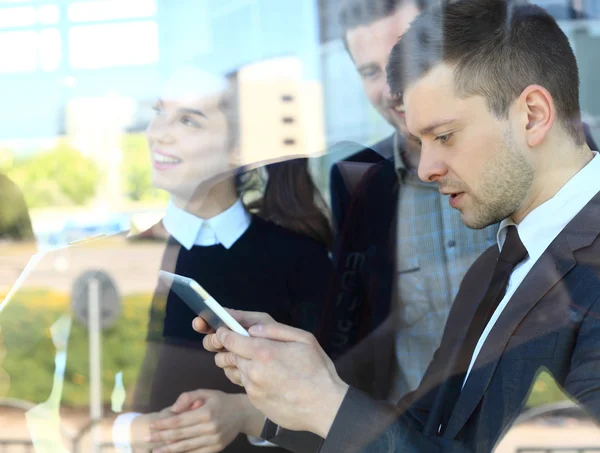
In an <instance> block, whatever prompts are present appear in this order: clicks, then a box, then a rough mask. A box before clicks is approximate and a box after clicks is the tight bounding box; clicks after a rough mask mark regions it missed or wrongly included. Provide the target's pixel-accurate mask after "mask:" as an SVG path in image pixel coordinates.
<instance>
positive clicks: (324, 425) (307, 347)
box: [194, 311, 348, 437]
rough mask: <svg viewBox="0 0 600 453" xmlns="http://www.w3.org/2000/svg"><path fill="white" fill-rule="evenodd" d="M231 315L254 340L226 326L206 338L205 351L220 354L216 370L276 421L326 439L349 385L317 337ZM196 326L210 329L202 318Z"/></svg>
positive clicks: (261, 318) (264, 318)
mask: <svg viewBox="0 0 600 453" xmlns="http://www.w3.org/2000/svg"><path fill="white" fill-rule="evenodd" d="M230 313H231V314H232V316H234V318H235V319H236V320H237V321H238V322H240V324H242V326H244V327H245V328H247V329H248V331H249V333H250V335H251V337H250V338H248V337H244V336H242V335H238V334H236V333H234V332H232V331H231V330H229V329H226V328H221V329H219V330H218V332H217V333H216V334H211V335H207V336H206V337H205V339H204V347H205V348H206V349H207V350H209V351H213V352H217V355H216V357H215V362H216V364H217V366H219V367H220V368H223V369H224V371H225V374H226V375H227V377H228V378H229V380H231V381H232V382H234V383H236V384H238V385H243V386H244V387H245V389H246V392H247V394H248V397H249V399H250V402H251V403H252V404H253V405H254V406H255V407H256V408H257V409H258V410H259V411H261V412H262V413H264V414H265V415H266V416H267V417H269V418H270V419H271V420H272V421H274V422H275V423H277V424H279V425H280V426H283V427H284V428H288V429H292V430H296V431H311V432H313V433H315V434H318V435H320V436H321V437H326V436H327V434H328V432H329V429H330V428H331V425H332V423H333V420H334V419H335V416H336V414H337V411H338V409H339V407H340V405H341V404H342V401H343V399H344V396H345V394H346V391H347V389H348V386H347V385H346V384H345V383H344V382H343V381H342V380H341V379H340V378H339V376H338V375H337V373H336V371H335V367H334V365H333V363H332V362H331V360H330V359H329V358H328V357H327V355H326V354H325V353H324V352H323V350H322V349H321V347H320V346H319V344H318V342H317V340H316V339H315V337H314V336H313V335H311V334H309V333H307V332H305V331H303V330H300V329H295V328H293V327H289V326H286V325H283V324H279V323H277V322H275V321H273V319H272V318H271V317H270V316H268V315H265V314H261V313H249V312H240V311H230ZM194 328H195V329H196V330H198V331H200V332H202V333H209V332H210V331H211V330H209V327H208V325H207V324H206V323H205V322H204V321H203V320H201V319H200V318H196V320H194Z"/></svg>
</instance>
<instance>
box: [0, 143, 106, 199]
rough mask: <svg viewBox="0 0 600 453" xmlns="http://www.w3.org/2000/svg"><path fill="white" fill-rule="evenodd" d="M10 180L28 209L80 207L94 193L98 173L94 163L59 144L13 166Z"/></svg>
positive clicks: (77, 152)
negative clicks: (13, 182)
mask: <svg viewBox="0 0 600 453" xmlns="http://www.w3.org/2000/svg"><path fill="white" fill-rule="evenodd" d="M11 177H12V178H13V179H14V180H15V182H16V183H17V184H18V185H19V186H20V187H22V189H23V193H24V195H25V199H26V200H27V204H28V205H29V206H30V207H32V208H34V207H35V208H37V207H48V206H60V205H83V204H85V203H86V202H87V201H89V200H90V199H91V198H92V197H93V196H94V194H95V192H96V186H97V184H98V181H99V177H100V172H99V170H98V167H97V165H96V164H95V162H94V161H93V160H91V159H89V158H86V157H85V156H83V155H82V154H81V153H80V152H79V151H77V150H75V149H73V148H70V147H69V146H67V145H65V144H63V143H61V144H59V145H58V146H57V147H56V148H53V149H51V150H49V151H45V152H42V153H39V154H36V155H34V156H32V157H29V158H27V159H23V160H20V161H17V162H15V166H14V168H13V170H12V171H11Z"/></svg>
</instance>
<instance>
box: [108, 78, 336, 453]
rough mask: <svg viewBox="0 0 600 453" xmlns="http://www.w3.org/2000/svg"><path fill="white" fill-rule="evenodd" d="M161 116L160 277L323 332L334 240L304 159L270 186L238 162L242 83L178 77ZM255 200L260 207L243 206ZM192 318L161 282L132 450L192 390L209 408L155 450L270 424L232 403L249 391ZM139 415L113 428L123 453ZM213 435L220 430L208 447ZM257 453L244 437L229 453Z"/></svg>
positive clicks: (154, 142) (157, 171) (156, 160)
mask: <svg viewBox="0 0 600 453" xmlns="http://www.w3.org/2000/svg"><path fill="white" fill-rule="evenodd" d="M154 111H155V116H154V118H153V119H152V121H151V122H150V124H149V126H148V129H147V138H148V145H149V151H150V159H151V162H152V181H153V184H154V185H155V187H157V188H161V189H164V190H166V191H167V192H168V193H169V194H170V197H171V201H170V204H169V206H168V208H167V212H166V215H165V217H164V219H163V220H162V225H163V226H164V228H165V229H166V231H167V232H168V233H169V236H170V240H169V246H168V247H167V251H166V252H165V256H164V259H163V264H162V266H161V267H162V269H163V270H166V271H170V272H174V273H177V274H180V275H184V276H186V277H190V278H193V279H194V280H196V281H197V282H199V283H200V284H201V285H202V286H203V287H204V288H205V289H206V290H207V291H208V292H209V293H210V294H211V295H212V296H213V297H214V298H215V299H216V300H217V301H218V302H219V303H220V304H222V305H223V306H225V307H228V308H235V309H244V310H260V311H265V312H267V313H270V314H271V315H272V316H273V317H274V318H275V319H278V320H280V321H282V322H286V323H290V324H292V325H294V326H296V327H299V328H302V329H304V330H308V331H311V332H316V331H317V328H318V327H319V323H320V320H321V313H322V311H323V308H324V306H325V303H324V302H325V297H326V295H327V289H328V283H329V277H330V273H331V270H332V264H331V262H330V259H329V256H328V250H329V248H330V243H331V234H332V233H331V229H330V226H329V221H328V217H327V215H326V214H325V212H324V210H323V208H322V207H323V206H324V203H323V201H322V199H321V196H320V194H319V193H318V190H317V189H316V187H315V185H314V183H313V181H312V179H311V177H310V174H309V171H308V162H307V159H298V158H296V159H291V160H286V156H285V150H284V149H282V152H281V153H279V154H280V156H281V158H280V159H277V162H272V161H270V162H272V163H270V164H269V165H266V166H265V171H264V173H265V174H266V184H265V181H263V179H262V178H261V177H259V175H258V170H259V168H258V167H260V166H261V162H252V161H247V160H248V159H247V156H243V155H242V152H241V151H240V139H239V130H240V128H241V127H242V126H243V125H242V124H241V121H242V120H241V119H240V116H241V115H239V113H238V112H239V108H238V86H237V83H236V75H235V74H232V75H228V76H221V75H220V74H215V73H212V72H209V71H205V70H203V69H202V68H199V67H195V66H188V67H185V68H183V69H182V70H180V71H178V72H177V73H175V74H174V75H173V76H172V77H171V78H170V80H169V81H168V83H167V85H166V88H165V90H164V91H163V93H162V95H161V96H160V98H159V99H158V100H157V102H156V103H155V105H154ZM260 113H261V112H257V114H260ZM282 146H283V145H282ZM251 169H254V170H251ZM255 170H256V171H255ZM250 191H254V192H255V193H254V194H253V195H254V197H253V201H252V202H248V203H246V199H245V198H248V197H245V195H246V194H248V193H249V192H250ZM257 194H258V195H257ZM194 317H195V313H193V312H192V311H191V310H190V309H189V308H188V307H187V305H186V304H185V303H184V302H183V301H181V300H180V299H179V297H178V296H177V295H176V294H175V293H173V292H171V291H170V288H168V287H166V286H164V284H163V283H159V285H158V287H157V290H156V293H155V295H154V299H153V303H152V308H151V313H150V324H149V333H148V340H149V344H148V349H147V353H146V359H145V362H144V366H143V368H142V371H141V374H140V378H139V380H138V385H137V389H136V396H135V401H134V407H135V409H136V410H137V411H138V412H144V413H149V414H147V415H145V416H142V417H136V418H135V419H134V421H133V424H132V426H133V428H132V430H133V431H132V434H133V438H132V439H131V440H132V441H133V442H137V441H141V440H143V439H144V438H146V437H147V436H148V435H149V434H148V429H149V428H148V424H149V422H150V421H151V420H154V419H155V418H156V417H158V416H159V415H160V416H164V415H165V411H164V410H163V408H165V407H169V406H171V405H172V404H173V403H174V402H175V401H176V399H177V398H178V397H179V396H180V395H181V394H182V393H184V392H189V391H192V390H196V389H202V390H199V391H201V392H203V393H202V398H201V400H202V403H200V402H196V403H195V404H194V405H189V407H186V408H187V409H189V410H188V411H187V412H186V417H188V419H187V420H188V423H189V425H186V426H187V429H186V430H183V431H181V430H180V431H177V435H175V434H174V433H173V432H171V431H169V430H168V429H166V430H165V428H164V427H163V429H159V430H157V431H155V432H154V433H153V435H154V439H155V440H157V441H159V442H161V441H166V440H169V441H176V442H175V443H174V444H171V445H170V446H169V448H170V449H169V450H168V451H188V449H189V447H190V445H191V446H193V447H194V448H200V447H212V448H217V447H218V448H219V450H220V449H222V448H225V447H227V445H228V444H230V443H231V442H232V441H234V440H235V439H236V437H237V435H238V434H239V433H240V431H242V430H246V431H248V430H250V428H248V429H246V428H247V427H248V426H249V425H251V424H252V426H254V424H256V425H262V420H263V417H262V415H261V414H259V413H258V414H257V412H256V411H255V410H253V409H252V407H251V405H250V404H249V403H248V401H247V399H246V398H245V396H244V395H229V394H230V393H240V391H241V389H240V388H238V387H235V386H233V385H231V384H230V383H229V382H228V381H227V379H226V377H225V376H224V375H223V374H222V373H221V372H220V370H219V369H218V368H217V367H216V366H215V364H214V361H213V357H212V355H211V354H208V353H206V351H204V350H203V349H202V336H201V335H198V334H197V333H196V332H195V331H194V330H193V329H192V320H193V318H194ZM222 392H226V393H222ZM215 407H219V408H220V409H221V410H220V411H217V412H215V410H214V408H215ZM159 411H160V412H159ZM131 416H132V415H130V414H129V415H125V416H123V417H122V418H121V421H123V423H124V424H119V423H117V425H116V426H117V428H116V430H115V433H116V436H117V439H115V440H116V442H117V443H118V444H119V443H120V444H123V443H127V436H125V437H124V438H123V437H121V438H119V433H122V432H127V431H128V429H129V428H123V426H127V420H128V419H129V420H131ZM215 425H216V426H221V427H222V429H221V430H220V431H219V432H217V433H215V435H214V436H206V435H205V434H206V430H207V429H209V427H210V426H213V427H214V426H215ZM119 426H121V427H120V428H119ZM140 430H141V433H142V434H140V435H139V436H138V433H140ZM252 432H253V433H254V432H255V431H254V430H253V431H252ZM251 448H252V447H251V446H250V445H249V444H248V441H247V440H246V439H245V437H240V438H239V439H237V440H236V441H235V442H234V443H233V444H231V445H230V446H229V447H228V448H227V450H226V451H229V452H236V451H244V452H246V451H248V450H249V449H251ZM215 451H217V450H215Z"/></svg>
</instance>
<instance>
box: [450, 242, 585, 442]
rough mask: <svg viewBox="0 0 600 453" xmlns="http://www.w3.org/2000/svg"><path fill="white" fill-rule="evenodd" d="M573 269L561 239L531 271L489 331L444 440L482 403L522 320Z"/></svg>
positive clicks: (572, 261)
mask: <svg viewBox="0 0 600 453" xmlns="http://www.w3.org/2000/svg"><path fill="white" fill-rule="evenodd" d="M574 266H575V258H574V257H573V254H572V252H571V249H570V248H569V245H568V243H567V241H566V239H565V237H564V236H562V235H560V236H558V237H557V238H556V240H555V241H554V242H553V243H552V244H551V245H550V247H549V248H548V249H547V250H546V252H544V254H543V255H542V256H541V257H540V259H539V260H538V261H537V262H536V263H535V265H534V266H533V268H532V269H531V271H529V274H527V277H526V278H525V280H523V282H522V283H521V285H520V286H519V288H518V289H517V291H516V292H515V294H514V295H513V297H512V298H511V299H510V302H509V303H508V305H507V306H506V308H505V309H504V311H503V312H502V314H501V315H500V317H499V318H498V320H497V321H496V324H495V325H494V327H493V328H492V330H491V331H490V334H489V336H488V338H487V339H486V341H485V343H484V345H483V347H482V348H481V351H480V352H479V355H478V356H477V359H476V360H475V363H474V365H473V369H472V370H471V373H470V375H469V378H468V379H467V382H466V383H465V386H464V388H463V390H462V392H461V394H460V396H459V398H458V401H457V402H456V406H455V408H454V411H453V412H452V416H451V417H450V420H449V422H448V427H447V429H446V431H445V433H444V437H450V438H453V437H455V436H456V434H458V432H459V431H460V429H461V428H462V427H463V426H464V424H465V423H466V421H467V420H468V418H469V417H470V416H471V414H472V413H473V411H474V410H475V408H476V407H477V405H478V404H479V402H480V401H481V398H482V397H483V395H484V393H485V391H486V389H487V387H488V385H489V383H490V381H491V379H492V376H493V375H494V372H495V370H496V367H497V365H498V362H499V361H500V357H501V356H502V353H503V351H504V349H505V347H506V344H507V343H508V340H509V339H510V337H511V335H512V334H513V332H514V330H515V329H516V327H517V326H518V325H519V323H520V322H521V320H522V319H523V318H524V317H525V316H526V315H527V313H529V311H530V310H531V309H532V308H533V307H534V306H535V304H537V303H538V301H539V300H540V299H541V298H542V297H543V296H544V295H545V294H546V293H547V292H548V291H549V290H550V289H551V288H552V287H553V286H554V285H556V284H557V283H558V282H559V281H560V279H561V278H562V277H563V276H564V275H565V274H566V273H567V272H569V270H571V269H572V268H573V267H574Z"/></svg>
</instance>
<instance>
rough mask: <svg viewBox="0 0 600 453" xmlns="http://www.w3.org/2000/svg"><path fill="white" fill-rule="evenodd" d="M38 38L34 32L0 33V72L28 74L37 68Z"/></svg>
mask: <svg viewBox="0 0 600 453" xmlns="http://www.w3.org/2000/svg"><path fill="white" fill-rule="evenodd" d="M37 46H38V36H37V33H36V32H35V31H31V30H25V31H7V32H2V33H0V72H5V73H6V72H30V71H35V70H36V68H37Z"/></svg>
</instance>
